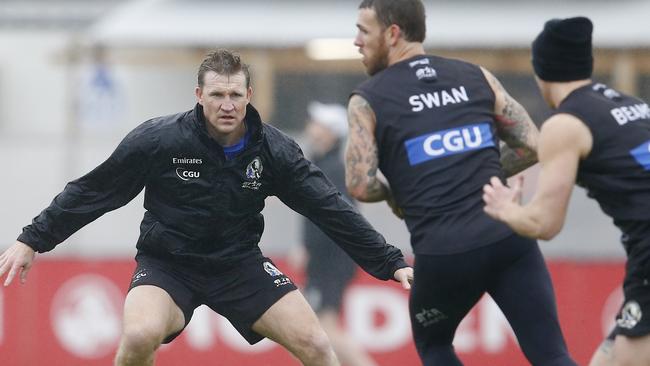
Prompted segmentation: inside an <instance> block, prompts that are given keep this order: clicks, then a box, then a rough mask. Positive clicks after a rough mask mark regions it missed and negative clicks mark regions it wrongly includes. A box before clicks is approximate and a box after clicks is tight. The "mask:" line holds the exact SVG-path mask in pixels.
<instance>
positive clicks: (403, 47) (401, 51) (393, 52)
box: [388, 42, 425, 66]
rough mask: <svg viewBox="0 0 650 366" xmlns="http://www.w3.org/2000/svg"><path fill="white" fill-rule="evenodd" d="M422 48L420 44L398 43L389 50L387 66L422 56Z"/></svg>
mask: <svg viewBox="0 0 650 366" xmlns="http://www.w3.org/2000/svg"><path fill="white" fill-rule="evenodd" d="M424 54H425V53H424V46H423V45H422V43H420V42H400V43H399V44H397V45H395V47H392V48H391V49H390V52H389V53H388V65H389V66H390V65H393V64H396V63H398V62H400V61H404V60H407V59H409V58H411V57H415V56H418V55H424Z"/></svg>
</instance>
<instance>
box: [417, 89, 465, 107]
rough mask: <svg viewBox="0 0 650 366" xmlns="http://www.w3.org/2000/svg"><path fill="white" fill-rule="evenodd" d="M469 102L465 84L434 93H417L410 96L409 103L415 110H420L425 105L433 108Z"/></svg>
mask: <svg viewBox="0 0 650 366" xmlns="http://www.w3.org/2000/svg"><path fill="white" fill-rule="evenodd" d="M462 102H469V97H468V96H467V91H466V90H465V87H464V86H461V87H459V88H451V90H449V91H447V90H441V91H435V92H433V93H426V94H416V95H411V96H410V97H409V104H410V105H411V106H412V107H413V108H411V110H412V111H413V112H420V111H422V110H424V107H427V108H428V109H433V108H434V107H443V106H446V105H447V104H458V103H462Z"/></svg>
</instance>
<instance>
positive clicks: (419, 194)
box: [354, 55, 512, 254]
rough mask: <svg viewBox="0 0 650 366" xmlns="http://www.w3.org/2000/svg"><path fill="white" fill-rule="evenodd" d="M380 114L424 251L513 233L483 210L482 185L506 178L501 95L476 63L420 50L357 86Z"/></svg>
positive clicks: (396, 189)
mask: <svg viewBox="0 0 650 366" xmlns="http://www.w3.org/2000/svg"><path fill="white" fill-rule="evenodd" d="M354 93H355V94H359V95H361V96H362V97H364V99H366V100H367V101H368V102H369V103H370V105H371V107H372V109H373V111H374V112H375V115H376V117H377V124H376V128H375V137H376V139H377V145H378V154H379V168H380V169H381V171H382V173H384V175H385V176H386V178H387V179H388V181H389V183H390V185H391V189H392V191H393V194H394V196H395V199H396V200H397V202H398V204H399V205H400V207H402V209H403V210H404V212H405V220H406V223H407V225H408V227H409V231H410V232H411V242H412V244H413V247H414V251H415V252H416V253H418V254H443V253H455V252H462V251H465V250H469V249H472V248H475V247H479V246H482V245H487V244H490V243H493V242H496V241H498V240H500V239H502V238H504V237H506V236H508V235H510V234H512V232H511V231H510V230H509V229H508V228H507V227H506V226H505V225H503V224H501V223H498V222H496V221H494V220H492V219H491V218H489V217H488V216H487V215H485V214H484V212H483V210H482V206H483V205H482V200H481V194H482V193H481V192H482V187H483V185H484V184H485V183H487V182H488V180H489V179H490V177H492V176H502V175H503V173H502V169H501V165H500V162H499V144H498V139H497V137H496V128H495V123H494V103H495V96H494V93H493V91H492V89H491V88H490V86H489V84H488V82H487V80H486V79H485V76H484V74H483V72H482V71H481V69H480V68H479V67H478V66H476V65H472V64H470V63H466V62H463V61H458V60H450V59H446V58H442V57H435V56H424V55H422V56H417V57H414V58H410V59H408V60H405V61H401V62H399V63H396V64H394V65H391V66H390V67H388V68H387V69H385V70H383V71H381V72H380V73H377V74H376V75H375V76H373V77H372V78H371V79H369V80H368V81H366V82H364V83H363V84H361V85H360V86H359V87H358V88H357V89H356V90H355V91H354Z"/></svg>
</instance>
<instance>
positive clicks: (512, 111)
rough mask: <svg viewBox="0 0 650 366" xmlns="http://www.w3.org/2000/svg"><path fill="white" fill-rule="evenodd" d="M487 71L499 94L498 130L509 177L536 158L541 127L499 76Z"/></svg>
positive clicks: (496, 119) (504, 168)
mask: <svg viewBox="0 0 650 366" xmlns="http://www.w3.org/2000/svg"><path fill="white" fill-rule="evenodd" d="M484 71H485V74H486V76H487V78H488V82H489V83H490V85H491V86H492V88H493V90H494V94H495V95H496V104H495V122H496V126H497V134H498V135H499V137H500V138H501V140H502V141H503V142H504V144H501V165H502V166H503V170H504V171H505V173H506V176H508V177H509V176H512V175H515V174H517V173H519V172H521V171H522V170H524V169H526V168H528V167H529V166H531V165H533V164H535V163H536V162H537V139H538V136H539V130H538V129H537V126H535V123H533V121H532V119H531V118H530V116H529V115H528V112H526V110H525V109H524V107H522V106H521V104H519V103H518V102H517V101H516V100H515V99H514V98H512V97H511V96H510V95H509V94H508V92H507V91H506V90H505V88H504V87H503V86H502V85H501V83H500V82H499V80H497V78H496V77H494V76H493V75H492V74H490V73H489V72H487V71H486V70H484Z"/></svg>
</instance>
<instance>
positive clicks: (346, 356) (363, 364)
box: [318, 310, 377, 366]
mask: <svg viewBox="0 0 650 366" xmlns="http://www.w3.org/2000/svg"><path fill="white" fill-rule="evenodd" d="M318 319H319V320H320V323H321V325H322V326H323V329H324V330H325V333H327V335H328V336H329V339H330V340H331V342H332V347H333V348H334V352H336V355H337V356H338V358H339V359H340V360H341V363H342V364H343V365H346V366H376V365H377V363H376V362H375V361H374V360H373V359H372V358H371V357H370V355H368V353H366V351H365V350H364V349H363V348H362V347H361V345H359V343H358V342H356V341H355V340H354V339H353V338H352V337H350V336H349V335H348V334H347V333H346V332H345V331H344V330H343V329H342V328H341V326H340V325H339V317H338V314H337V313H336V312H334V311H333V310H325V311H322V312H320V313H319V314H318Z"/></svg>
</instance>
